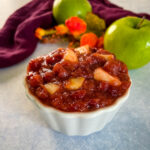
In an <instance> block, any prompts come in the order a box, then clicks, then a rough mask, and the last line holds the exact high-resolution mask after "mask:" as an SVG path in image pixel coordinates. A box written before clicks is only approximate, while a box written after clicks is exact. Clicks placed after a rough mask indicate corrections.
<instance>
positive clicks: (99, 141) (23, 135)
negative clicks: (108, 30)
mask: <svg viewBox="0 0 150 150" xmlns="http://www.w3.org/2000/svg"><path fill="white" fill-rule="evenodd" d="M28 1H29V0H24V1H20V0H0V27H2V25H3V24H4V22H5V20H6V18H7V17H8V16H9V15H10V14H11V13H12V12H13V11H14V10H15V9H17V8H18V7H20V6H22V5H23V4H25V3H26V2H28ZM111 1H112V2H115V3H117V4H118V5H120V6H123V7H125V8H126V9H130V10H134V11H136V12H147V13H148V12H149V13H150V0H132V1H129V0H111ZM64 46H66V45H65V43H60V44H58V45H54V44H51V45H50V44H45V45H42V44H38V46H37V49H36V51H35V52H34V53H33V54H32V55H31V56H30V57H29V58H28V59H26V60H25V61H23V62H21V63H19V64H17V65H14V66H13V67H9V68H6V69H0V150H149V149H150V86H149V85H150V64H148V65H146V66H144V67H142V68H140V69H137V70H132V71H130V76H131V79H132V82H133V84H132V88H131V94H130V97H129V99H128V100H127V102H126V103H125V104H124V105H123V107H122V108H121V109H120V111H119V112H118V113H117V114H116V116H115V117H114V118H113V120H112V121H111V122H110V123H109V124H108V125H106V126H105V128H104V129H103V130H102V131H100V132H97V133H94V134H91V135H89V136H85V137H80V136H75V137H69V136H66V135H63V134H61V133H58V132H55V131H53V130H51V129H50V128H49V127H48V125H47V124H46V122H45V121H44V120H43V118H42V117H41V115H40V113H39V112H38V110H37V109H36V108H35V107H34V106H33V104H32V103H31V102H30V101H29V100H28V99H27V98H26V96H25V92H24V86H23V77H24V75H25V67H26V65H27V63H28V61H29V60H30V59H31V58H34V57H36V56H39V55H43V54H46V53H48V52H49V51H50V50H54V49H56V48H57V47H64Z"/></svg>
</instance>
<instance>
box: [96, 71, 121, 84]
mask: <svg viewBox="0 0 150 150" xmlns="http://www.w3.org/2000/svg"><path fill="white" fill-rule="evenodd" d="M94 79H95V80H98V81H105V82H108V83H109V84H110V85H113V86H119V85H121V81H120V80H119V79H118V78H117V77H113V76H112V75H110V74H109V73H107V72H106V71H104V70H103V69H102V68H97V69H95V71H94Z"/></svg>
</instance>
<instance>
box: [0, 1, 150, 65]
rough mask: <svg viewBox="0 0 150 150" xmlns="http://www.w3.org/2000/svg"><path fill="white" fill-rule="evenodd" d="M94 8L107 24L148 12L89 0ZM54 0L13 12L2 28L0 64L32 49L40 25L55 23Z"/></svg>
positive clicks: (21, 56)
mask: <svg viewBox="0 0 150 150" xmlns="http://www.w3.org/2000/svg"><path fill="white" fill-rule="evenodd" d="M90 3H91V4H92V7H93V12H94V13H95V14H97V15H99V16H100V17H102V18H104V19H105V21H106V24H107V26H108V25H110V24H111V23H112V22H113V21H115V20H116V19H119V18H121V17H124V16H129V15H130V16H139V17H142V16H143V15H144V16H146V18H147V19H150V15H147V14H135V13H133V12H131V11H127V10H124V9H123V8H121V7H118V6H116V5H114V4H112V3H110V2H109V1H108V0H90ZM52 5H53V0H32V1H31V2H30V3H28V4H26V5H25V6H23V7H22V8H20V9H18V10H17V11H16V12H14V13H13V14H12V15H11V16H10V17H9V18H8V20H7V21H6V23H5V25H4V26H3V28H2V29H1V30H0V68H3V67H8V66H11V65H13V64H16V63H18V62H20V61H22V60H23V59H25V58H26V57H28V56H29V55H31V54H32V53H33V51H34V50H35V48H36V45H37V42H38V40H37V39H36V38H35V36H34V31H35V29H36V28H37V27H43V28H48V27H50V26H52V25H54V23H55V21H54V19H53V16H52V11H51V10H52Z"/></svg>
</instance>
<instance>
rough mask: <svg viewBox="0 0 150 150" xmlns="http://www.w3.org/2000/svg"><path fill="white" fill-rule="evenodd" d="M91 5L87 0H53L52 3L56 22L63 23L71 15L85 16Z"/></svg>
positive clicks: (90, 9)
mask: <svg viewBox="0 0 150 150" xmlns="http://www.w3.org/2000/svg"><path fill="white" fill-rule="evenodd" d="M91 11H92V7H91V5H90V3H89V2H88V0H55V1H54V4H53V16H54V18H55V20H56V21H57V23H59V24H60V23H64V22H65V20H66V19H68V18H70V17H72V16H78V17H81V18H83V19H84V18H85V16H86V14H87V13H88V12H91Z"/></svg>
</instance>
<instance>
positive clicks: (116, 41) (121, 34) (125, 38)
mask: <svg viewBox="0 0 150 150" xmlns="http://www.w3.org/2000/svg"><path fill="white" fill-rule="evenodd" d="M104 48H105V49H106V50H108V51H110V52H112V53H114V54H115V55H116V57H117V58H118V59H120V60H122V61H123V62H124V63H126V64H127V66H128V68H129V69H136V68H139V67H142V66H144V65H145V64H147V63H148V62H149V61H150V21H149V20H147V19H141V18H138V17H130V16H128V17H124V18H121V19H119V20H117V21H115V22H114V23H112V24H111V25H110V26H109V27H108V29H107V31H106V33H105V36H104Z"/></svg>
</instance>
